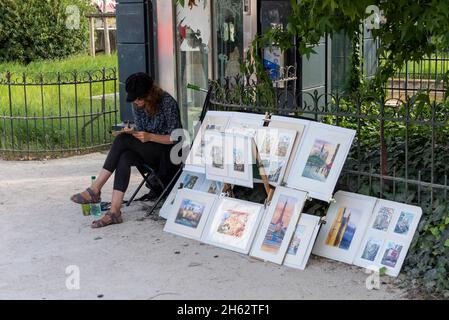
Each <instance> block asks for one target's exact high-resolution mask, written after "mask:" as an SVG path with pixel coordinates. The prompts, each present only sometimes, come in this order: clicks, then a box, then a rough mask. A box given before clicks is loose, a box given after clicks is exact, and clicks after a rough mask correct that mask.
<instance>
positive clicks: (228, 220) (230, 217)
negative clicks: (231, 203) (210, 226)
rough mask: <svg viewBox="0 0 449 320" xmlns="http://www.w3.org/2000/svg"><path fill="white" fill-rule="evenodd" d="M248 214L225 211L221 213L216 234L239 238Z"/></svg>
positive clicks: (243, 231)
mask: <svg viewBox="0 0 449 320" xmlns="http://www.w3.org/2000/svg"><path fill="white" fill-rule="evenodd" d="M248 218H249V213H248V212H242V211H237V210H231V209H230V210H226V211H225V212H224V213H223V216H222V218H221V222H220V224H219V226H218V228H217V232H219V233H221V234H225V235H228V236H231V237H235V238H241V237H242V236H243V234H244V233H245V228H246V223H247V222H248Z"/></svg>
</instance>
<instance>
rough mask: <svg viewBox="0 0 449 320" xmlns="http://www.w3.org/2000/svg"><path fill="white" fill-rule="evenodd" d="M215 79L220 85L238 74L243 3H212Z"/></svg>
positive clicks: (222, 0)
mask: <svg viewBox="0 0 449 320" xmlns="http://www.w3.org/2000/svg"><path fill="white" fill-rule="evenodd" d="M214 6H215V8H214V35H215V42H214V45H215V46H214V48H215V54H214V63H215V77H216V79H219V80H220V81H221V82H222V83H223V81H224V78H225V77H232V76H235V75H237V74H239V73H240V62H241V61H242V57H243V49H244V47H243V1H242V0H219V1H214Z"/></svg>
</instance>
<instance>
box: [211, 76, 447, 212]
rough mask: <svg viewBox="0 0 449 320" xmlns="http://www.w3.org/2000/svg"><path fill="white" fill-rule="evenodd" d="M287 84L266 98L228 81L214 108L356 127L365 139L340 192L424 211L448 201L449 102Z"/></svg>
mask: <svg viewBox="0 0 449 320" xmlns="http://www.w3.org/2000/svg"><path fill="white" fill-rule="evenodd" d="M287 82H288V83H284V85H283V87H279V86H275V87H271V90H268V91H270V92H266V90H267V88H266V87H264V88H261V87H260V86H259V84H257V83H256V82H255V81H251V80H250V79H248V78H245V77H235V78H233V79H228V80H227V81H226V83H225V85H224V86H221V85H215V86H214V89H213V90H212V93H211V99H210V109H214V110H236V111H249V112H256V113H265V112H269V113H271V114H277V115H284V116H290V117H299V118H306V119H312V120H314V121H320V122H325V123H328V124H333V125H337V126H342V127H348V128H352V129H354V130H356V131H357V134H356V138H355V140H354V143H353V145H352V148H351V150H350V153H349V156H348V159H347V161H346V163H345V166H344V169H343V171H342V175H341V177H340V180H339V183H338V185H337V189H342V190H348V191H352V192H358V193H363V194H368V195H373V196H376V197H380V198H386V199H390V200H395V201H400V202H404V203H414V204H418V205H421V206H423V207H424V206H430V207H433V206H435V205H438V203H441V202H446V201H447V193H448V190H449V185H448V181H447V177H448V176H447V172H448V169H449V144H448V142H447V137H448V136H449V135H448V134H449V105H448V104H445V103H443V102H437V101H436V100H434V101H432V102H429V100H426V99H424V100H419V99H418V98H417V97H416V96H412V95H410V97H407V98H406V99H404V100H400V103H399V104H392V103H391V100H392V99H390V98H381V99H378V98H374V97H370V96H363V97H362V96H359V97H352V98H351V97H347V96H343V95H339V94H338V93H332V94H321V95H320V94H318V93H317V91H315V92H314V93H313V94H310V93H307V92H298V93H296V92H295V90H294V89H292V88H294V87H295V85H294V82H295V78H294V77H291V78H290V79H289V81H287ZM264 90H265V91H264ZM267 97H268V98H267ZM269 98H273V99H274V100H270V99H269Z"/></svg>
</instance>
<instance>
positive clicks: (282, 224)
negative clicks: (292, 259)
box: [250, 187, 307, 264]
mask: <svg viewBox="0 0 449 320" xmlns="http://www.w3.org/2000/svg"><path fill="white" fill-rule="evenodd" d="M306 200H307V193H306V192H304V191H298V190H293V189H288V188H284V187H277V188H276V191H275V192H274V195H273V199H272V200H271V203H270V206H269V207H268V211H267V213H266V214H265V216H264V219H263V221H262V224H261V227H260V228H259V231H258V233H257V236H256V240H255V241H254V245H253V247H252V249H251V253H250V255H251V256H253V257H257V258H259V259H263V260H266V261H271V262H274V263H277V264H282V261H283V260H284V257H285V253H286V251H287V249H288V247H289V245H290V240H291V238H292V236H293V233H294V232H295V229H296V225H297V223H298V219H299V216H300V214H301V212H302V209H303V207H304V203H305V202H306Z"/></svg>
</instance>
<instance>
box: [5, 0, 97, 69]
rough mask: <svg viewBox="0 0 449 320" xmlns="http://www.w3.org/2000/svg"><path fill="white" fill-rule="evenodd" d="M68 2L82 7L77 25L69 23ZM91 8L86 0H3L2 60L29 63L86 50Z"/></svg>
mask: <svg viewBox="0 0 449 320" xmlns="http://www.w3.org/2000/svg"><path fill="white" fill-rule="evenodd" d="M69 5H72V6H77V7H78V8H79V12H80V24H79V28H77V29H70V28H67V26H66V22H67V21H71V20H70V17H68V15H67V13H69V14H70V11H67V7H68V6H69ZM92 10H94V9H93V7H91V6H90V5H89V3H88V1H87V0H32V1H30V0H26V1H24V0H0V62H5V61H16V62H21V63H29V62H31V61H35V60H41V59H55V58H64V57H67V56H69V55H72V54H76V53H79V52H82V51H84V50H86V48H87V42H88V21H87V19H86V18H85V17H84V15H85V14H86V13H87V12H89V11H92Z"/></svg>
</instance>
